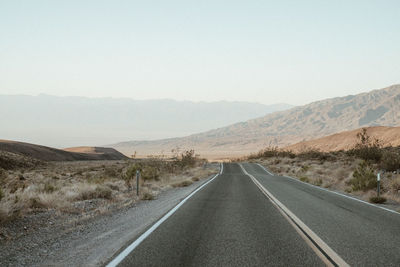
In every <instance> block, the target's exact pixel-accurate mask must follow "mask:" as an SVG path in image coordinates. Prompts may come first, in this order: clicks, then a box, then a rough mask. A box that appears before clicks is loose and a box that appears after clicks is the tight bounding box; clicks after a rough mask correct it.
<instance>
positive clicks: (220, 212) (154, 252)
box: [119, 164, 324, 266]
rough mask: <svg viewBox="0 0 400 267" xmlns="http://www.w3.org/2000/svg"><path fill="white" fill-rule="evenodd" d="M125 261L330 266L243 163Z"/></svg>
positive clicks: (227, 169)
mask: <svg viewBox="0 0 400 267" xmlns="http://www.w3.org/2000/svg"><path fill="white" fill-rule="evenodd" d="M119 266H324V264H323V262H322V261H321V259H320V258H319V257H318V256H317V255H316V254H315V252H314V251H313V250H312V249H311V248H310V247H309V246H308V245H307V243H306V242H305V241H304V240H303V239H302V238H301V237H300V235H299V234H298V233H297V232H296V230H295V229H294V228H293V227H292V225H291V224H290V223H289V222H288V221H287V220H286V219H285V218H284V217H283V216H282V215H281V213H280V212H279V211H278V210H277V209H276V208H275V207H274V206H273V205H272V203H271V202H270V201H269V200H268V199H267V198H266V197H265V195H263V193H261V191H260V190H259V189H258V188H257V186H256V185H255V184H254V183H253V182H252V181H251V179H250V178H249V177H248V176H247V175H244V173H243V171H242V170H241V168H240V166H239V165H238V164H224V172H223V173H222V174H221V175H220V176H218V177H217V178H216V179H214V180H213V181H212V182H211V183H209V184H208V185H207V186H205V187H204V188H203V189H202V190H201V191H199V192H198V193H196V194H195V195H194V196H193V197H191V198H190V199H189V200H188V201H187V202H185V203H184V204H183V205H182V206H181V207H180V208H179V209H178V210H177V211H176V212H175V213H174V214H173V215H172V216H171V217H169V218H168V219H167V220H166V221H165V222H163V223H162V224H161V225H160V226H159V227H158V228H157V229H156V230H155V231H154V232H152V233H151V234H150V235H149V236H148V237H147V238H146V239H145V240H144V241H143V242H142V243H141V244H140V245H139V246H138V247H136V249H135V250H133V251H132V253H131V254H129V255H128V256H127V257H126V258H125V259H124V260H123V261H122V262H121V263H120V265H119Z"/></svg>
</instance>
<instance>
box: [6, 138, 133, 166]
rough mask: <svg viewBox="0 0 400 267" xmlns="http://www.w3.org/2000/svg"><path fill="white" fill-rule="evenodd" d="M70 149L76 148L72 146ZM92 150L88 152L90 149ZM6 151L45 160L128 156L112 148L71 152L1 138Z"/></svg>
mask: <svg viewBox="0 0 400 267" xmlns="http://www.w3.org/2000/svg"><path fill="white" fill-rule="evenodd" d="M70 150H74V148H71V149H70ZM89 150H90V151H91V152H88V151H89ZM1 151H6V152H9V153H14V154H17V155H22V156H26V157H29V158H32V159H38V160H43V161H72V160H121V159H126V158H127V157H126V156H125V155H123V154H121V153H120V152H118V151H116V150H115V149H112V148H98V147H94V148H86V150H85V151H83V150H81V151H77V152H71V151H66V150H61V149H56V148H52V147H47V146H41V145H35V144H29V143H23V142H16V141H9V140H0V152H1Z"/></svg>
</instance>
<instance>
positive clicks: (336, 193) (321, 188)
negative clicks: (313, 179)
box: [257, 163, 400, 215]
mask: <svg viewBox="0 0 400 267" xmlns="http://www.w3.org/2000/svg"><path fill="white" fill-rule="evenodd" d="M257 165H258V166H260V167H261V168H262V169H263V170H264V171H266V172H267V173H268V174H269V175H272V176H275V175H274V174H273V173H271V172H270V171H268V170H267V169H266V168H265V167H264V166H262V165H261V164H259V163H257ZM282 177H285V178H288V179H291V180H294V181H296V182H298V183H302V184H306V185H308V186H312V187H314V188H318V189H320V190H323V191H325V192H330V193H332V194H335V195H338V196H342V197H345V198H348V199H352V200H356V201H358V202H361V203H364V204H367V205H369V206H372V207H375V208H379V209H383V210H386V211H389V212H391V213H395V214H398V215H400V213H399V212H397V211H395V210H391V209H388V208H385V207H381V206H378V205H375V204H372V203H369V202H367V201H364V200H361V199H358V198H355V197H352V196H348V195H345V194H342V193H339V192H336V191H331V190H329V189H326V188H323V187H319V186H316V185H313V184H309V183H306V182H303V181H300V180H298V179H296V178H293V177H290V176H286V175H283V176H282Z"/></svg>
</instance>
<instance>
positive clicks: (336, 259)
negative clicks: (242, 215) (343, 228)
mask: <svg viewBox="0 0 400 267" xmlns="http://www.w3.org/2000/svg"><path fill="white" fill-rule="evenodd" d="M239 166H240V168H241V169H242V171H243V173H244V174H246V175H247V176H249V177H250V179H251V180H252V181H253V182H254V183H255V184H256V185H257V187H258V188H259V189H260V190H261V192H262V193H263V194H264V195H265V196H266V197H267V198H268V199H270V200H271V202H272V203H273V204H274V205H275V206H276V207H277V208H278V210H279V211H280V212H281V213H282V214H283V215H284V217H285V218H286V219H287V220H288V221H289V222H290V223H291V225H292V226H293V227H294V228H295V229H296V231H297V232H298V233H299V234H300V235H301V237H302V238H303V239H304V240H306V241H307V244H308V245H309V246H310V247H311V248H312V249H313V250H314V251H315V252H316V254H317V255H318V256H319V257H320V258H321V259H322V260H323V261H324V262H325V263H326V264H327V265H331V266H349V264H347V263H346V262H345V261H344V260H343V259H342V258H341V257H340V256H339V255H338V254H337V253H336V252H335V251H334V250H333V249H331V248H330V247H329V246H328V245H327V244H326V243H325V242H324V241H323V240H322V239H321V238H320V237H319V236H318V235H317V234H315V233H314V232H313V231H312V230H311V229H310V228H309V227H308V226H307V225H306V224H305V223H303V222H302V221H301V220H300V219H299V218H298V217H297V216H296V215H294V213H293V212H291V211H290V210H289V209H288V208H287V207H286V206H285V205H283V204H282V203H281V202H280V201H279V200H278V199H277V198H275V197H274V195H272V194H271V192H269V191H268V190H267V189H266V188H265V187H264V186H263V185H262V184H261V183H260V182H259V181H258V180H257V179H256V178H255V177H254V176H253V175H251V174H249V173H248V172H247V171H246V169H245V168H244V167H243V166H242V164H239Z"/></svg>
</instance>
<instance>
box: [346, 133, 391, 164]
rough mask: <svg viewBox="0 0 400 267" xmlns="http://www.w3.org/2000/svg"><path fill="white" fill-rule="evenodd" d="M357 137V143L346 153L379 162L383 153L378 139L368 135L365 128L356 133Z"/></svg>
mask: <svg viewBox="0 0 400 267" xmlns="http://www.w3.org/2000/svg"><path fill="white" fill-rule="evenodd" d="M357 138H358V143H357V144H356V145H355V147H354V148H353V149H352V150H349V151H348V154H350V155H355V156H357V157H358V158H360V159H363V160H366V161H375V162H379V161H380V160H381V158H382V155H383V153H382V145H381V142H380V140H378V139H377V138H374V139H372V138H371V137H370V136H369V135H368V133H367V129H366V128H363V129H362V130H361V132H359V133H358V134H357Z"/></svg>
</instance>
